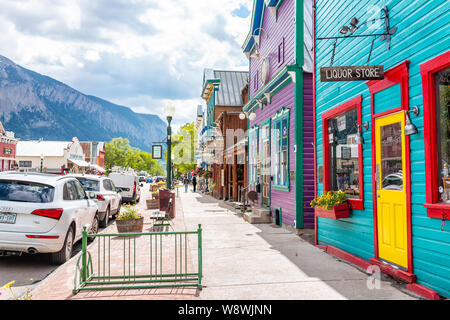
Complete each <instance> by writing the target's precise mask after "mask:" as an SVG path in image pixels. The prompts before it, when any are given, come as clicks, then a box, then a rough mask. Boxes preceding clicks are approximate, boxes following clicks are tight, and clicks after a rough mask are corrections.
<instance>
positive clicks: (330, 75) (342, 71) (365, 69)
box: [320, 66, 384, 82]
mask: <svg viewBox="0 0 450 320" xmlns="http://www.w3.org/2000/svg"><path fill="white" fill-rule="evenodd" d="M382 79H384V68H383V66H348V67H322V68H320V81H322V82H332V81H360V80H382Z"/></svg>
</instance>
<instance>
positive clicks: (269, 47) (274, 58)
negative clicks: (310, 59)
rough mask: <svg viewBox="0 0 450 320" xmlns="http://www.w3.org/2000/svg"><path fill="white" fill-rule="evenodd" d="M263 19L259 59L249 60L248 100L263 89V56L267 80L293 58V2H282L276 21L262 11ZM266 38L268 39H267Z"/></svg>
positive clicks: (266, 12) (285, 0)
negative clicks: (281, 55) (281, 58)
mask: <svg viewBox="0 0 450 320" xmlns="http://www.w3.org/2000/svg"><path fill="white" fill-rule="evenodd" d="M264 10H265V13H264V17H263V19H264V20H263V23H262V28H263V31H262V34H261V41H260V44H261V47H260V49H259V52H260V53H261V56H260V58H259V59H252V58H250V76H249V83H250V85H249V87H250V88H249V90H250V99H252V98H253V97H254V95H255V93H257V92H258V91H259V90H261V88H262V87H263V84H262V82H261V77H260V75H261V63H262V60H263V58H264V57H265V56H268V57H269V63H270V72H269V79H271V78H272V77H273V76H274V75H276V74H277V72H278V71H280V70H281V69H282V68H283V67H284V65H286V64H290V63H292V60H293V59H294V58H295V23H294V17H295V0H284V1H283V3H282V4H281V6H280V8H279V9H278V20H277V21H275V17H274V16H273V15H272V14H271V13H270V12H269V11H268V9H267V8H265V9H264ZM267 36H268V38H267ZM283 38H284V63H283V64H281V65H279V64H278V45H279V44H280V43H281V41H283ZM255 75H257V78H258V88H257V89H256V90H255V86H254V79H255Z"/></svg>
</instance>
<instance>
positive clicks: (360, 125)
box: [314, 0, 450, 298]
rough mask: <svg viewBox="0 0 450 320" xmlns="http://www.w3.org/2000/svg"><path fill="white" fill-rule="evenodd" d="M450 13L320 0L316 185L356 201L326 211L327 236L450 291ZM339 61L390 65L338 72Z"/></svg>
mask: <svg viewBox="0 0 450 320" xmlns="http://www.w3.org/2000/svg"><path fill="white" fill-rule="evenodd" d="M386 3H387V6H385V4H386ZM449 20H450V14H449V11H448V2H447V1H445V0H436V1H411V2H410V1H400V0H392V1H388V2H386V1H357V2H354V1H351V0H343V1H340V2H339V4H337V3H336V2H331V1H325V0H315V24H314V28H315V44H314V51H315V55H314V56H315V73H314V75H315V81H314V84H315V119H314V120H315V133H314V135H315V144H316V162H315V166H316V171H315V172H316V188H317V193H318V195H321V194H323V193H324V192H327V191H330V190H334V191H337V190H342V191H344V192H345V193H346V194H347V196H348V197H349V202H350V205H351V212H350V217H348V218H344V219H337V220H333V219H327V218H317V222H316V243H317V244H318V245H319V246H321V247H323V248H328V249H330V248H332V249H333V250H339V251H340V252H341V254H342V255H346V256H348V257H352V258H351V259H354V260H355V261H360V263H361V265H364V262H369V263H370V264H375V265H377V266H379V267H380V268H381V270H382V271H384V272H387V273H389V274H391V275H393V276H394V277H397V278H400V279H401V280H403V281H406V282H408V283H410V286H409V287H410V288H411V289H412V290H416V291H418V292H419V291H420V292H422V293H423V292H425V293H428V295H429V296H430V295H432V293H431V291H429V290H428V289H431V290H433V291H434V292H437V293H438V294H439V295H441V296H444V297H447V298H448V297H450V221H448V220H449V219H450V178H449V176H450V172H449V170H448V169H449V165H450V164H449V161H450V153H449V150H450V147H449V141H450V126H449V123H450V116H449V110H450V109H449V101H450V91H449V75H450V69H449V68H450V51H449V49H450V48H449V46H450V44H449V36H448V35H449V34H450V25H449V23H448V21H449ZM343 26H344V27H343ZM374 35H376V36H374ZM330 66H334V67H336V66H346V69H347V70H350V68H348V67H349V66H350V67H357V69H358V68H359V69H361V68H360V67H359V66H365V67H367V66H382V67H383V71H382V73H381V76H382V77H381V78H379V79H369V78H370V76H376V75H377V72H375V73H371V74H368V75H369V78H368V79H364V80H360V79H361V78H358V75H356V74H353V77H356V81H354V80H355V79H346V80H345V81H328V80H327V77H328V76H329V75H327V74H323V73H322V74H321V68H323V67H330ZM378 70H379V69H378ZM341 71H342V70H341ZM330 75H331V74H330ZM334 76H335V77H339V72H337V71H336V73H334ZM341 76H345V75H342V74H341ZM334 80H336V79H334ZM337 80H339V78H337ZM341 80H342V79H341ZM361 138H362V139H361ZM358 142H359V143H358ZM427 288H428V289H427Z"/></svg>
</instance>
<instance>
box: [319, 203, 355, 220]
mask: <svg viewBox="0 0 450 320" xmlns="http://www.w3.org/2000/svg"><path fill="white" fill-rule="evenodd" d="M314 213H315V215H316V217H321V218H327V219H333V220H337V219H342V218H348V217H350V209H349V207H348V202H345V203H343V204H339V205H337V206H334V207H333V208H331V209H330V210H327V209H323V208H321V207H316V208H314Z"/></svg>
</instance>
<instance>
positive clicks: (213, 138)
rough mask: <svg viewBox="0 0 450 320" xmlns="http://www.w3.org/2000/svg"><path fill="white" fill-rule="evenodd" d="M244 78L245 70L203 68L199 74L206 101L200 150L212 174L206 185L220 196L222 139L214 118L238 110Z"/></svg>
mask: <svg viewBox="0 0 450 320" xmlns="http://www.w3.org/2000/svg"><path fill="white" fill-rule="evenodd" d="M247 78H248V72H246V71H222V70H212V69H205V70H204V73H203V88H202V94H201V96H202V98H203V100H205V102H206V110H205V113H204V119H205V120H204V121H205V122H204V128H203V129H202V131H201V138H200V143H201V145H202V149H203V159H204V169H205V170H206V171H208V172H211V173H212V175H211V178H209V181H208V188H209V189H210V190H211V191H212V193H213V195H215V196H219V195H220V193H219V190H220V188H223V186H224V183H225V182H224V180H223V179H222V178H223V177H224V174H223V172H222V170H223V168H222V164H223V151H224V148H226V141H225V140H224V138H223V132H222V131H221V129H220V127H219V124H218V118H219V116H220V115H221V114H222V113H223V112H226V113H230V112H232V113H236V114H239V113H240V112H242V106H243V101H242V94H241V90H242V89H243V88H244V86H245V84H246V79H247ZM241 121H245V120H241Z"/></svg>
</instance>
